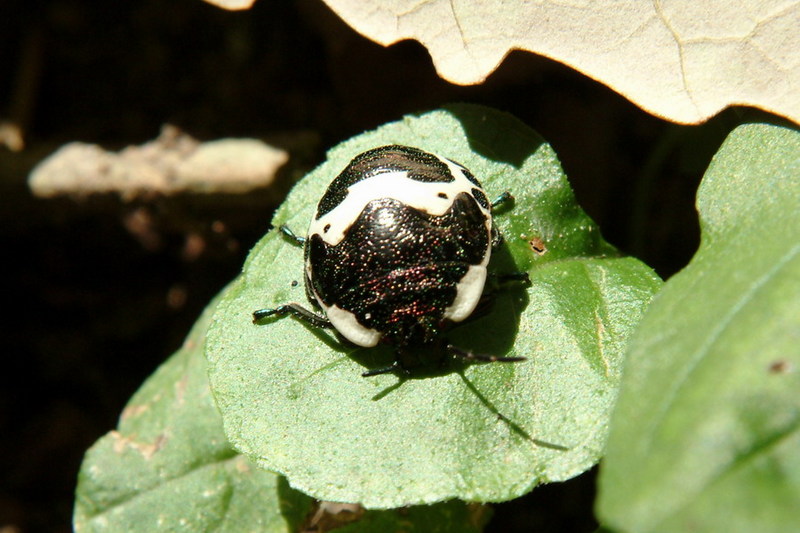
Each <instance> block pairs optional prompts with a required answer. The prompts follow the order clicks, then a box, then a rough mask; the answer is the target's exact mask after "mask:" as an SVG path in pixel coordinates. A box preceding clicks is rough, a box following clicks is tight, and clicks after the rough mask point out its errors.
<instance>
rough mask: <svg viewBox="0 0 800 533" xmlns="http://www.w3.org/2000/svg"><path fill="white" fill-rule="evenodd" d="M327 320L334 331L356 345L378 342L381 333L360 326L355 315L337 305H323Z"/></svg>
mask: <svg viewBox="0 0 800 533" xmlns="http://www.w3.org/2000/svg"><path fill="white" fill-rule="evenodd" d="M323 309H324V310H325V314H326V315H328V320H330V321H331V324H333V327H334V328H336V331H338V332H339V333H341V334H342V335H344V337H345V338H347V340H349V341H350V342H352V343H353V344H356V345H358V346H363V347H365V348H371V347H373V346H375V345H377V344H378V341H380V340H381V337H382V336H383V334H382V333H381V332H379V331H376V330H374V329H371V328H367V327H364V326H362V325H361V324H360V323H359V322H358V319H357V318H356V315H354V314H353V313H351V312H350V311H346V310H344V309H342V308H341V307H339V306H337V305H332V306H330V307H325V306H323Z"/></svg>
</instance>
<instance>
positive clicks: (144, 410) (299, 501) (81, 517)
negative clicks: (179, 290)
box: [74, 302, 490, 533]
mask: <svg viewBox="0 0 800 533" xmlns="http://www.w3.org/2000/svg"><path fill="white" fill-rule="evenodd" d="M215 305H216V302H212V304H211V305H209V307H208V310H207V311H206V312H205V313H204V314H203V316H202V317H201V318H200V319H199V320H198V322H197V324H196V325H195V327H194V328H193V330H192V332H191V334H190V335H189V337H188V339H187V340H186V342H185V343H184V346H183V347H182V348H181V349H180V350H179V351H178V352H177V353H175V354H174V355H173V356H172V357H171V358H170V359H169V360H168V361H167V362H166V363H165V364H164V365H163V366H162V367H161V368H160V369H159V370H158V371H157V372H156V373H155V374H153V376H151V377H150V379H148V380H147V381H146V382H145V384H144V385H143V386H142V388H141V389H140V390H139V391H138V392H137V393H136V394H135V395H134V396H133V398H131V401H130V403H129V404H128V406H127V407H126V408H125V410H124V411H123V413H122V417H121V420H120V424H119V428H118V429H117V430H116V431H112V432H110V433H109V434H108V435H106V436H104V437H103V438H101V439H100V440H99V441H97V443H95V445H94V446H93V447H92V448H91V449H90V450H89V451H88V452H87V454H86V458H85V459H84V462H83V465H82V467H81V471H80V475H79V480H78V489H77V494H76V503H75V516H74V521H75V529H76V531H148V532H157V531H231V532H236V533H238V532H240V531H258V532H271V533H278V532H287V533H289V532H295V531H300V530H302V528H303V527H305V526H313V525H321V524H327V526H328V527H330V526H331V525H332V524H333V525H336V526H341V529H339V531H342V533H371V532H373V531H404V530H408V529H409V528H410V529H412V530H413V529H414V528H424V530H425V531H431V532H440V533H478V532H479V531H482V529H483V526H484V525H485V523H486V521H487V520H488V519H489V517H490V512H489V509H488V508H486V507H480V506H470V505H467V504H464V503H462V502H458V501H451V502H446V503H441V504H437V505H431V506H422V507H409V508H405V509H400V510H397V511H368V512H366V513H356V514H355V516H354V517H352V519H341V518H340V517H339V516H338V515H331V514H330V513H322V512H320V510H321V509H324V508H325V506H316V505H312V504H313V500H312V499H311V498H310V497H308V496H306V495H304V494H302V493H300V492H298V491H296V490H294V489H292V488H290V487H289V485H288V483H287V482H286V480H285V479H284V478H283V477H281V476H278V475H276V474H274V473H271V472H267V471H265V470H262V469H260V468H258V467H256V466H255V465H253V464H252V463H251V462H250V461H249V460H248V459H247V458H245V457H244V456H242V455H239V454H237V453H236V452H235V451H234V450H233V449H232V448H231V446H230V445H229V444H228V441H227V439H226V438H225V434H224V433H223V431H222V419H221V418H220V416H219V413H218V411H217V409H216V407H215V406H214V402H213V400H212V398H211V393H210V391H209V388H208V377H207V364H206V359H205V357H204V356H203V342H204V337H205V335H206V331H207V329H208V324H209V322H210V318H211V311H210V310H212V309H213V308H214V307H215ZM417 530H422V529H417Z"/></svg>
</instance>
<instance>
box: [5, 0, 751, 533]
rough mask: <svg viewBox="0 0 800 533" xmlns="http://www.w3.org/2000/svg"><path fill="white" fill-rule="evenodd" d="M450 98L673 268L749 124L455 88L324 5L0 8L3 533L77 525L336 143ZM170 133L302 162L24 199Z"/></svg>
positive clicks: (539, 510)
mask: <svg viewBox="0 0 800 533" xmlns="http://www.w3.org/2000/svg"><path fill="white" fill-rule="evenodd" d="M453 101H467V102H474V103H483V104H487V105H491V106H494V107H497V108H499V109H503V110H506V111H509V112H511V113H513V114H515V115H516V116H517V117H519V118H520V119H522V120H523V121H525V122H526V123H527V124H529V125H530V126H532V127H533V128H534V129H536V130H538V131H539V132H540V133H541V134H542V135H543V136H544V137H545V138H546V139H547V140H548V141H549V142H550V143H551V144H552V145H553V147H554V148H555V150H556V151H557V152H558V154H559V156H560V158H561V161H562V163H563V165H564V168H565V170H566V172H567V174H568V176H569V177H570V180H571V182H572V184H573V186H574V188H575V191H576V194H577V196H578V199H579V201H580V202H581V203H582V205H583V206H584V208H585V209H586V211H587V212H588V213H589V214H590V215H591V216H592V217H593V218H594V219H595V220H597V221H598V222H599V223H600V225H601V227H602V228H603V232H604V235H605V236H606V238H607V239H608V240H610V241H611V242H612V243H614V244H615V245H617V246H619V247H620V248H621V249H623V250H624V251H626V252H628V253H631V254H633V255H636V256H638V257H639V258H641V259H643V260H644V261H646V262H647V263H648V264H650V265H652V266H653V267H654V268H655V269H656V270H657V271H658V272H659V273H660V274H661V275H662V276H665V277H666V276H669V275H671V274H672V273H674V272H676V271H677V270H679V269H680V268H682V267H683V266H684V265H685V264H686V263H687V262H688V260H689V259H690V258H691V256H692V254H693V253H694V251H695V249H696V247H697V244H698V235H699V231H698V226H697V217H696V214H695V212H694V205H693V204H694V193H695V189H696V187H697V184H698V183H699V180H700V178H701V176H702V172H703V170H704V169H705V167H706V165H707V164H708V161H709V160H710V158H711V155H712V154H713V153H714V152H715V151H716V149H717V148H718V146H719V144H720V143H721V142H722V140H723V139H724V137H725V135H726V134H727V133H728V132H729V131H730V129H732V127H733V126H735V125H736V123H738V122H740V121H742V120H743V119H744V117H745V116H746V115H748V114H751V113H752V111H751V110H745V109H731V110H728V111H726V112H724V113H723V114H721V115H720V116H718V117H717V118H715V119H713V120H712V121H710V122H709V123H707V124H705V125H702V126H695V127H686V126H677V125H674V124H670V123H668V122H665V121H662V120H660V119H658V118H654V117H652V116H650V115H648V114H646V113H644V112H643V111H641V110H640V109H638V108H637V107H636V106H634V105H633V104H631V103H630V102H628V101H627V100H625V99H623V98H622V97H620V96H618V95H617V94H615V93H614V92H613V91H611V90H609V89H608V88H606V87H604V86H602V85H600V84H598V83H596V82H594V81H592V80H590V79H587V78H585V77H583V76H582V75H580V74H578V73H576V72H574V71H572V70H570V69H568V68H566V67H564V66H563V65H561V64H559V63H556V62H553V61H550V60H547V59H544V58H540V57H536V56H534V55H532V54H527V53H521V52H514V53H512V54H511V55H510V56H509V57H508V58H507V59H506V61H505V62H504V63H503V65H502V66H501V67H500V69H499V70H498V71H497V72H495V73H494V74H493V75H492V76H491V77H490V79H489V80H488V81H487V82H486V83H485V84H483V85H481V86H476V87H458V86H454V85H450V84H448V83H446V82H444V81H442V80H440V79H439V78H437V76H436V73H435V71H434V70H433V67H432V65H431V62H430V58H429V56H428V54H427V52H426V50H425V49H424V48H423V47H422V46H421V45H419V44H418V43H415V42H404V43H400V44H398V45H395V46H392V47H390V48H383V47H381V46H379V45H376V44H374V43H372V42H370V41H368V40H366V39H364V38H362V37H360V36H359V35H357V34H356V33H355V32H353V31H352V30H351V29H350V28H349V27H348V26H346V25H345V24H344V23H343V22H342V21H341V20H339V19H338V18H337V17H336V16H335V15H334V14H333V13H332V12H330V11H329V10H328V8H327V7H326V6H325V5H324V4H322V3H321V1H320V0H296V1H289V0H261V1H260V2H258V3H257V4H256V6H255V8H254V9H252V10H250V11H245V12H240V13H229V12H225V11H222V10H220V9H218V8H215V7H213V6H210V5H207V4H205V3H203V2H201V1H200V0H175V1H171V2H167V3H165V2H163V1H157V0H139V1H132V0H115V1H105V2H101V1H98V0H43V1H40V2H26V1H23V0H3V2H2V3H0V119H9V118H11V119H14V120H18V121H20V122H21V123H22V125H23V126H24V128H25V131H26V140H27V146H26V148H25V150H23V151H21V152H11V151H10V150H7V149H5V148H1V147H0V244H1V245H2V247H0V250H2V251H3V257H4V258H5V259H4V261H3V262H4V264H5V268H4V270H5V271H6V274H5V275H4V276H3V281H4V283H3V288H2V291H3V296H4V298H3V299H4V301H5V302H6V304H5V306H6V312H5V317H4V318H3V319H2V322H1V323H0V327H2V332H0V342H2V343H3V346H2V353H3V359H2V362H3V364H2V371H0V427H1V428H2V448H0V532H2V533H10V532H17V531H21V532H29V531H30V532H37V531H56V532H59V531H69V530H70V528H71V526H70V518H71V512H72V498H73V490H74V488H75V483H76V475H77V471H78V467H79V465H80V461H81V458H82V455H83V453H84V451H85V450H86V449H87V448H88V447H89V446H90V445H91V444H92V443H93V442H94V441H95V440H96V439H97V438H99V437H100V436H101V435H103V434H104V433H106V432H107V431H109V430H110V429H112V428H114V426H115V425H116V420H117V416H118V414H119V413H120V411H121V410H122V408H123V406H124V405H125V402H126V400H127V399H128V398H129V396H130V395H131V394H132V393H133V392H134V391H135V390H136V389H137V388H138V386H139V385H140V384H141V382H142V381H143V380H144V379H145V378H146V377H147V376H148V375H149V374H150V373H151V372H152V371H153V370H154V369H155V368H156V367H157V366H158V365H159V364H160V363H161V362H162V361H163V360H165V359H166V358H167V357H168V356H169V354H171V353H172V352H173V351H174V350H175V349H176V348H177V347H178V346H179V345H180V344H181V342H182V340H183V337H184V336H185V335H186V333H187V332H188V330H189V327H190V326H191V324H192V323H193V322H194V320H195V318H196V317H197V316H198V314H199V313H200V311H201V310H202V309H203V307H204V306H205V304H206V303H207V302H208V301H209V300H210V298H211V297H212V296H213V295H214V294H216V293H217V292H218V291H219V290H220V289H221V288H222V287H223V286H224V285H225V283H227V282H228V281H229V280H231V279H232V278H233V277H234V276H236V274H237V273H238V271H239V269H240V268H241V265H242V262H243V259H244V257H245V255H246V253H247V251H248V250H249V248H250V247H251V246H252V245H253V244H254V243H255V241H256V240H257V239H258V238H259V237H260V236H261V235H262V234H263V233H264V232H266V230H267V229H268V227H269V221H270V217H271V213H272V210H273V209H274V207H275V206H276V205H277V204H278V203H279V198H278V196H279V195H280V193H283V192H285V190H286V189H287V188H288V187H289V186H290V185H291V182H292V180H293V179H296V178H297V177H299V176H301V175H302V173H303V172H304V171H305V170H307V169H309V168H311V167H313V166H314V165H316V164H317V163H319V162H321V160H322V158H323V156H324V150H325V149H326V148H328V147H330V146H332V145H334V144H336V143H338V142H339V141H342V140H344V139H346V138H348V137H350V136H352V135H354V134H357V133H360V132H361V131H363V130H365V129H371V128H374V127H376V126H378V125H380V124H382V123H384V122H387V121H391V120H396V119H398V118H399V117H400V116H402V115H403V114H405V113H412V112H418V111H425V110H429V109H433V108H436V107H439V106H440V105H441V104H444V103H448V102H453ZM164 123H170V124H174V125H176V126H178V127H180V128H181V129H183V130H184V131H186V132H188V133H189V134H191V135H193V136H195V137H198V138H200V139H204V140H210V139H216V138H221V137H226V136H235V137H258V138H262V139H265V140H268V141H271V142H274V143H275V144H277V145H279V146H284V147H286V148H288V149H289V150H290V152H291V154H292V156H293V159H292V161H291V162H290V164H289V166H288V169H287V171H286V172H284V176H283V177H282V180H283V181H282V182H281V183H280V184H279V185H278V186H277V188H276V191H278V192H277V193H275V192H269V191H266V192H259V193H254V194H251V195H247V196H239V197H197V196H182V197H171V198H160V199H154V200H152V201H149V202H141V201H140V202H136V203H124V202H122V201H120V200H119V199H117V198H116V197H103V198H90V199H84V200H73V199H56V200H42V199H37V198H34V197H33V196H32V195H31V193H30V191H29V189H28V188H27V184H26V179H27V175H28V172H29V171H30V169H31V168H32V167H33V166H34V165H35V164H36V163H37V162H38V161H40V160H41V159H42V158H43V157H45V156H46V155H47V154H49V153H51V152H52V151H53V150H55V149H56V148H57V147H58V146H60V145H61V144H63V143H65V142H69V141H73V140H81V141H86V142H93V143H98V144H101V145H103V146H104V147H106V148H109V149H118V148H120V147H123V146H125V145H128V144H139V143H142V142H144V141H146V140H149V139H152V138H154V137H156V136H157V135H158V133H159V130H160V128H161V126H162V124H164ZM593 498H594V473H593V472H591V473H589V474H586V475H583V476H580V477H579V478H576V479H574V480H572V481H569V482H567V483H561V484H555V485H551V486H546V487H540V488H537V489H536V490H534V491H533V492H532V493H531V494H530V495H528V496H527V497H525V498H522V499H520V500H517V501H513V502H509V503H505V504H501V505H497V506H495V517H494V518H493V520H492V522H491V524H490V527H489V529H488V531H498V532H499V531H503V532H523V531H537V532H557V531H574V532H589V531H593V530H594V528H595V527H596V524H595V522H594V519H593V517H592V514H591V506H592V501H593Z"/></svg>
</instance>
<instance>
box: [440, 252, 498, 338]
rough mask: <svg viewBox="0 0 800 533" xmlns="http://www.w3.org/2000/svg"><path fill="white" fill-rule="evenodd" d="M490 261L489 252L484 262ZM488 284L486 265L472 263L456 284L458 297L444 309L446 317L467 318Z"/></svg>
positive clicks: (458, 319)
mask: <svg viewBox="0 0 800 533" xmlns="http://www.w3.org/2000/svg"><path fill="white" fill-rule="evenodd" d="M488 262H489V254H488V253H487V254H486V258H485V259H484V263H488ZM485 284H486V265H485V264H481V265H470V267H469V269H468V270H467V273H466V274H464V277H463V278H461V280H460V281H459V282H458V284H457V285H456V298H455V300H453V303H452V304H451V305H450V306H448V307H447V308H446V309H445V310H444V318H447V319H450V320H452V321H453V322H461V321H462V320H465V319H466V318H467V317H468V316H469V315H471V314H472V312H473V311H474V310H475V307H477V306H478V302H479V301H480V299H481V294H483V286H484V285H485Z"/></svg>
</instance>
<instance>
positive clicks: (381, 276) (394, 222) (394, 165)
mask: <svg viewBox="0 0 800 533" xmlns="http://www.w3.org/2000/svg"><path fill="white" fill-rule="evenodd" d="M509 199H511V195H510V194H509V193H504V194H503V195H501V196H500V198H498V200H497V201H495V202H494V203H490V202H489V200H488V199H487V196H486V193H485V192H484V190H483V187H482V186H481V184H480V183H479V182H478V180H477V179H475V177H474V176H473V175H472V174H471V173H470V172H469V171H468V170H467V169H466V168H464V167H463V166H461V165H460V164H458V163H456V162H454V161H450V160H449V159H445V158H444V157H441V156H438V155H434V154H430V153H427V152H424V151H422V150H420V149H418V148H411V147H408V146H399V145H391V146H382V147H380V148H374V149H372V150H369V151H367V152H364V153H362V154H360V155H358V156H356V157H355V159H353V160H352V161H351V162H350V164H349V165H347V167H346V168H345V169H344V170H343V171H342V172H341V174H339V175H338V176H337V177H336V178H335V179H334V180H333V181H332V182H331V184H330V186H329V187H328V189H327V190H326V191H325V194H324V195H323V196H322V198H321V199H320V201H319V204H318V205H317V210H316V213H315V215H314V217H313V219H312V220H311V224H310V226H309V228H308V234H307V237H305V238H304V237H299V236H296V235H295V234H294V233H293V232H292V231H291V230H290V229H289V228H287V227H285V226H282V227H281V231H282V232H283V233H284V235H286V236H287V237H289V238H291V239H292V240H293V241H295V242H296V243H298V244H302V245H303V246H304V249H305V273H304V279H305V287H306V295H307V297H308V299H309V301H310V302H311V304H312V305H313V306H314V307H315V308H317V309H318V310H319V311H321V312H314V311H311V310H309V309H306V308H305V307H302V306H301V305H299V304H297V303H289V304H285V305H281V306H278V307H276V308H270V309H261V310H258V311H255V312H254V313H253V321H254V322H258V321H260V320H261V319H263V318H265V317H268V316H272V315H286V314H291V315H294V316H295V317H297V318H299V319H302V320H304V321H306V322H307V323H309V324H310V325H312V326H315V327H321V328H333V329H335V330H336V332H337V333H338V334H339V335H340V336H341V337H344V339H346V340H347V341H349V342H351V343H353V344H355V345H358V346H364V347H372V346H375V345H377V344H378V343H379V342H384V343H389V344H392V345H394V346H395V347H396V350H397V358H396V360H395V362H394V364H393V365H391V366H388V367H385V368H380V369H376V370H370V371H367V372H364V374H363V375H364V376H373V375H376V374H383V373H387V372H393V371H395V370H404V371H405V370H406V368H405V367H404V365H403V362H402V361H403V358H402V357H401V356H402V355H403V354H404V353H405V352H407V351H408V350H409V349H411V348H413V347H415V346H422V345H428V344H431V343H434V342H438V341H439V340H440V336H441V334H442V333H443V331H445V330H446V329H447V327H448V326H449V325H451V324H453V323H457V322H462V321H464V320H466V319H467V318H469V317H470V315H472V314H473V311H475V309H476V307H477V306H478V304H479V303H480V302H481V301H483V300H485V298H486V295H485V291H484V287H485V285H486V279H487V275H488V274H487V265H488V264H489V258H490V256H491V252H492V248H493V247H496V246H497V245H498V244H499V243H500V242H501V239H500V236H499V233H498V232H497V230H496V228H495V227H494V225H493V222H492V208H493V207H496V206H497V205H498V204H500V203H503V202H505V201H507V200H509ZM502 278H503V279H517V280H522V281H527V280H528V276H527V274H526V273H512V274H507V275H505V276H502ZM446 350H447V351H448V352H449V353H451V354H453V355H457V356H460V357H463V358H465V359H471V360H477V361H487V362H488V361H499V362H514V361H522V360H524V358H523V357H495V356H491V355H484V354H476V353H472V352H470V351H468V350H463V349H460V348H456V347H455V346H453V345H450V344H446Z"/></svg>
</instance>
